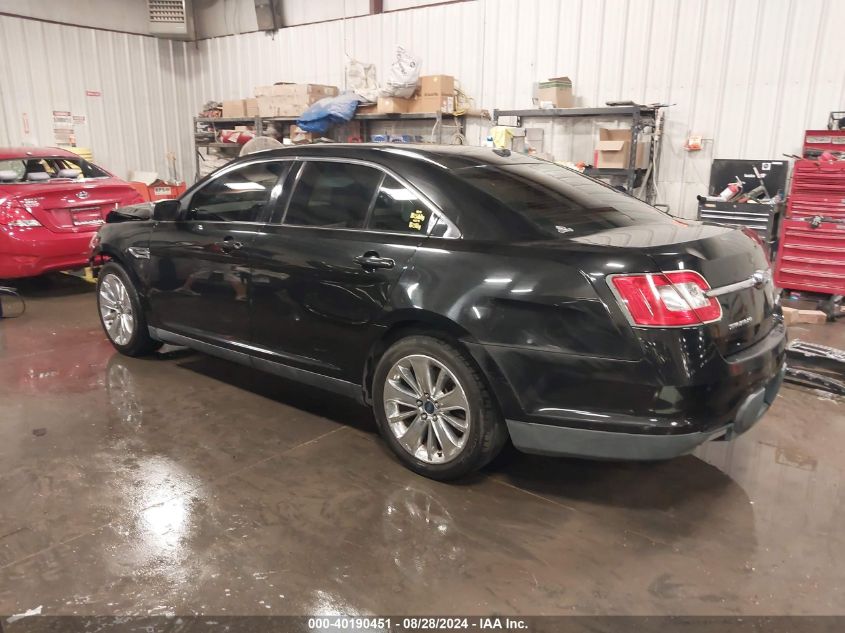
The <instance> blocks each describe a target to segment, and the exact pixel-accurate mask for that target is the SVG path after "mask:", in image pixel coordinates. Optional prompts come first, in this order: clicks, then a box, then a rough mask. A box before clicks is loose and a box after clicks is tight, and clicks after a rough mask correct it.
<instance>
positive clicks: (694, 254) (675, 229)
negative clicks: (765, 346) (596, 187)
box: [575, 221, 775, 356]
mask: <svg viewBox="0 0 845 633" xmlns="http://www.w3.org/2000/svg"><path fill="white" fill-rule="evenodd" d="M575 241H577V242H581V243H591V244H604V245H607V246H618V247H619V248H622V249H626V250H633V251H636V252H639V253H641V254H643V255H646V256H647V257H648V258H649V259H650V260H651V261H652V262H654V268H655V270H656V271H661V272H669V271H678V270H692V271H695V272H698V273H700V274H701V275H702V276H703V277H704V279H705V280H706V281H707V283H708V284H709V285H710V288H711V289H712V290H713V291H714V292H713V293H712V294H713V295H715V296H716V298H717V299H718V301H719V304H720V305H721V307H722V318H721V320H719V321H718V322H715V323H712V324H710V325H708V326H707V327H709V328H712V330H711V331H712V334H713V340H714V341H715V342H716V345H717V346H718V348H719V352H720V353H721V354H722V355H723V356H730V355H732V354H735V353H737V352H739V351H741V350H743V349H745V348H747V347H750V346H751V345H754V344H755V343H757V342H758V341H760V340H762V339H763V338H765V336H766V335H767V334H768V333H769V332H770V331H771V330H772V328H773V327H774V325H775V322H774V319H773V313H774V310H775V299H774V287H773V284H772V280H771V274H770V272H769V263H768V260H767V258H766V255H765V253H764V251H763V248H762V246H761V245H760V243H759V241H758V240H757V238H756V237H755V236H752V235H750V234H748V233H746V232H744V231H741V230H738V229H733V228H730V227H726V226H718V225H709V224H702V223H698V222H690V223H687V222H680V221H679V222H673V223H668V224H667V223H660V224H654V225H636V226H630V227H622V228H613V229H609V230H606V231H597V232H595V233H592V234H591V235H585V236H580V237H578V238H576V239H575ZM631 272H649V271H631ZM755 275H756V277H755Z"/></svg>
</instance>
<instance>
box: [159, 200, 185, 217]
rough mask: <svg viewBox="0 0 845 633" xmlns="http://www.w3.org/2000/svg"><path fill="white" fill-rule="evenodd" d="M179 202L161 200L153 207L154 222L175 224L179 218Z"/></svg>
mask: <svg viewBox="0 0 845 633" xmlns="http://www.w3.org/2000/svg"><path fill="white" fill-rule="evenodd" d="M179 209H180V206H179V201H178V200H159V201H158V202H156V203H155V206H154V207H153V220H155V221H156V222H173V221H174V220H176V219H177V218H178V217H179Z"/></svg>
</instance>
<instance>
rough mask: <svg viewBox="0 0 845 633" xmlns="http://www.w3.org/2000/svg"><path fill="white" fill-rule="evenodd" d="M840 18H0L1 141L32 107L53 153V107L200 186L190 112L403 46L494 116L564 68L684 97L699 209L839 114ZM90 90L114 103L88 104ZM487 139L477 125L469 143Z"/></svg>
mask: <svg viewBox="0 0 845 633" xmlns="http://www.w3.org/2000/svg"><path fill="white" fill-rule="evenodd" d="M843 23H845V2H841V1H839V0H478V1H476V2H462V3H456V4H447V5H441V6H432V7H421V8H418V9H413V10H409V11H401V12H395V13H386V14H382V15H377V16H366V17H360V18H351V19H347V20H345V21H335V22H326V23H321V24H314V25H306V26H299V27H291V28H287V29H283V30H281V31H279V32H277V33H275V34H271V35H268V34H265V33H249V34H244V35H236V36H229V37H221V38H214V39H210V40H203V41H200V42H198V43H196V44H187V45H185V44H180V43H169V42H159V41H155V40H151V39H149V38H140V37H136V36H126V35H117V34H111V33H103V32H93V31H87V30H82V29H75V28H70V27H58V26H52V25H49V24H41V23H36V22H27V21H23V20H16V19H12V18H2V17H0V37H2V39H3V41H2V43H0V53H1V54H2V59H0V71H2V72H3V73H4V75H5V76H9V77H10V78H11V80H10V81H6V80H4V81H2V83H0V91H2V104H3V110H4V112H3V116H2V118H0V143H5V142H7V140H17V138H18V136H19V130H20V117H21V112H29V113H30V118H31V120H32V122H33V126H34V128H35V130H36V132H37V135H38V137H39V140H41V141H42V142H48V141H49V139H50V138H51V130H50V115H51V111H52V110H53V109H71V110H82V111H84V112H86V113H87V114H88V115H89V119H90V123H89V124H88V125H89V127H90V138H91V143H92V145H94V149H95V152H96V153H97V156H98V158H99V159H100V160H101V161H102V162H103V163H104V164H106V165H107V166H109V167H111V168H112V169H114V170H116V171H117V172H118V173H123V172H124V171H125V170H127V169H131V168H134V167H149V166H155V167H156V168H157V169H159V170H163V160H164V157H163V155H164V152H165V151H166V150H167V149H168V148H172V149H174V151H176V152H177V153H178V154H179V158H180V164H181V165H182V173H184V174H186V175H190V174H191V173H192V168H191V163H190V153H191V149H190V143H191V139H190V136H191V126H190V116H191V115H192V114H193V113H194V112H195V111H196V110H197V109H198V108H199V107H200V105H201V104H202V103H203V102H205V101H206V100H209V99H212V98H213V99H228V98H238V97H244V96H248V95H250V94H251V92H252V88H253V86H255V85H257V84H263V83H267V82H272V81H279V80H286V81H311V82H319V83H331V84H336V85H339V86H342V85H343V81H344V78H343V66H344V61H345V59H346V57H347V56H352V57H355V58H357V59H359V60H361V61H367V62H374V63H376V64H377V66H378V69H379V72H380V74H383V73H384V71H385V69H386V68H387V67H388V66H389V64H390V61H391V58H392V55H393V50H394V49H395V46H397V45H402V46H405V47H407V48H409V49H411V50H412V51H414V52H415V53H416V54H417V55H418V56H419V57H421V58H422V60H423V71H424V73H426V74H430V73H448V74H452V75H455V76H456V77H458V78H459V79H460V80H461V83H462V86H463V88H464V89H465V91H466V92H467V93H468V94H470V95H471V96H473V97H474V98H475V99H476V103H477V104H478V105H480V106H482V107H485V108H488V109H490V110H492V109H493V108H495V107H498V108H509V107H527V106H529V105H530V102H531V101H530V95H531V88H532V84H533V83H534V82H535V81H537V80H541V79H545V78H547V77H549V76H555V75H562V74H565V75H569V76H570V77H571V78H572V79H573V81H574V85H575V92H576V94H577V97H578V100H579V103H580V104H582V105H600V104H603V103H604V102H605V101H607V100H609V99H633V100H637V101H640V102H646V103H648V102H655V101H659V102H666V103H671V104H673V105H672V106H671V108H670V109H669V112H668V116H667V128H666V139H665V142H664V146H663V159H662V163H661V170H660V173H659V185H660V194H661V198H662V201H663V202H667V203H669V204H670V205H671V207H672V209H673V210H674V211H675V212H682V213H684V214H685V215H691V214H692V213H694V210H695V195H696V194H698V193H704V192H705V190H706V183H707V182H708V180H709V166H710V161H711V159H712V158H758V159H759V158H777V157H779V156H780V154H781V153H783V152H796V151H798V150H799V149H800V145H801V138H802V131H803V130H804V129H805V128H807V127H812V126H815V127H821V126H824V124H825V122H826V120H827V114H828V112H829V111H830V110H833V109H837V108H839V109H842V108H843V107H845V72H843V65H842V63H841V54H840V53H839V52H838V50H837V48H838V47H837V45H838V39H837V25H841V24H843ZM24 42H26V46H24ZM136 69H137V70H136ZM41 77H47V78H48V79H47V81H41V80H40V78H41ZM96 87H102V89H103V97H102V98H101V99H100V100H98V101H95V99H98V98H91V97H88V98H86V97H85V92H84V91H85V89H86V88H96ZM10 92H11V94H10ZM65 104H66V105H65ZM132 121H135V122H136V125H134V126H133V125H132V124H131V122H132ZM532 125H535V124H533V123H532ZM536 125H538V126H542V127H544V128H545V129H546V138H547V140H548V141H549V142H550V143H551V147H550V149H551V151H552V152H553V153H554V154H555V155H556V157H557V158H559V159H573V160H580V159H585V160H589V159H590V157H591V151H590V149H591V147H592V141H593V138H594V137H595V127H596V124H595V123H593V122H590V121H582V122H579V123H576V124H573V123H571V122H570V123H565V122H562V121H557V122H554V123H552V122H548V121H547V122H545V123H543V122H542V121H538V122H537V123H536ZM690 132H696V133H699V134H702V135H703V136H704V138H705V139H706V140H705V143H704V149H703V150H702V151H701V152H697V153H694V154H688V153H687V152H685V151H684V150H683V144H684V141H685V139H686V137H687V135H688V134H689V133H690ZM483 135H484V132H483V129H481V128H480V127H479V126H477V125H475V126H472V127H471V129H470V134H469V138H470V141H471V142H479V141H480V140H481V138H482V136H483Z"/></svg>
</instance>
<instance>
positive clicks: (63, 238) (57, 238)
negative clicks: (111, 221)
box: [0, 227, 94, 279]
mask: <svg viewBox="0 0 845 633" xmlns="http://www.w3.org/2000/svg"><path fill="white" fill-rule="evenodd" d="M93 234H94V233H93V232H92V231H86V232H81V233H52V232H51V231H49V230H48V229H45V228H43V227H33V228H23V229H16V230H14V231H9V230H7V228H6V227H0V279H14V278H18V277H35V276H36V275H41V274H43V273H46V272H49V271H52V270H67V269H70V268H81V267H83V266H87V265H88V247H89V244H90V242H91V236H92V235H93Z"/></svg>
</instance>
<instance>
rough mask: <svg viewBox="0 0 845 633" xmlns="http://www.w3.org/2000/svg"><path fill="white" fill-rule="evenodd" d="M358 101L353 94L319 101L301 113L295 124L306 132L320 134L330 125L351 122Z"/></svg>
mask: <svg viewBox="0 0 845 633" xmlns="http://www.w3.org/2000/svg"><path fill="white" fill-rule="evenodd" d="M358 101H359V98H358V96H357V95H355V94H353V93H349V94H342V95H338V96H337V97H326V98H325V99H320V100H319V101H318V102H317V103H315V104H314V105H312V106H311V107H310V108H308V109H307V110H306V111H305V112H303V113H302V116H301V117H299V118H298V119H297V120H296V124H297V125H298V126H299V127H300V128H302V129H303V130H305V131H306V132H316V133H317V134H322V133H323V132H325V131H326V130H328V129H329V128H330V127H331V126H332V125H336V124H338V123H345V122H346V121H351V120H352V117H354V116H355V109H356V108H357V107H358Z"/></svg>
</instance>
